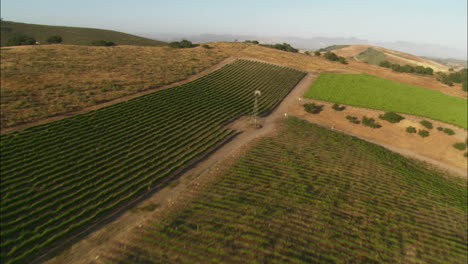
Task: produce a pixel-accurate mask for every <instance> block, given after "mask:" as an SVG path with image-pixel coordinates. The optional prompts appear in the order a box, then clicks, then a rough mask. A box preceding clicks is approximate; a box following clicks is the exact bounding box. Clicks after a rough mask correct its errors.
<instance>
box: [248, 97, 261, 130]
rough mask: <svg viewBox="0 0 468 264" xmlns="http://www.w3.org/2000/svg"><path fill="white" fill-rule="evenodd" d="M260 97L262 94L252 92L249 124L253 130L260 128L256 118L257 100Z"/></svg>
mask: <svg viewBox="0 0 468 264" xmlns="http://www.w3.org/2000/svg"><path fill="white" fill-rule="evenodd" d="M261 95H262V92H260V91H259V90H255V92H254V108H253V112H252V118H251V124H252V125H253V127H254V128H260V127H261V126H260V125H259V124H258V122H257V117H258V98H259V97H260V96H261Z"/></svg>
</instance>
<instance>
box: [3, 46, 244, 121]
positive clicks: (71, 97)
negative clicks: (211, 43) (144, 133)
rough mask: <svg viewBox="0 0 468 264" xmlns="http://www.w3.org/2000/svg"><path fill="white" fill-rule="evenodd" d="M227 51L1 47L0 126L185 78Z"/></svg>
mask: <svg viewBox="0 0 468 264" xmlns="http://www.w3.org/2000/svg"><path fill="white" fill-rule="evenodd" d="M242 47H243V46H242V45H239V47H238V48H239V49H241V48H242ZM227 50H233V51H234V50H236V48H235V47H234V48H232V49H227ZM228 56H230V54H229V53H227V52H226V51H225V49H223V48H214V49H204V48H202V47H196V48H193V49H172V48H169V47H137V46H117V47H87V46H72V45H47V46H23V47H13V48H2V50H1V98H2V101H1V106H2V113H1V126H2V128H5V127H10V126H14V125H18V124H21V123H27V122H32V121H35V120H39V119H43V118H46V117H49V116H54V115H58V114H63V113H67V112H71V111H76V110H79V109H82V108H84V107H87V106H91V105H96V104H99V103H101V102H105V101H109V100H112V99H115V98H118V97H122V96H125V95H129V94H134V93H137V92H140V91H144V90H148V89H150V88H154V87H159V86H162V85H165V84H168V83H172V82H175V81H178V80H182V79H185V78H187V77H188V76H190V75H193V74H195V73H197V72H200V71H202V70H203V69H205V68H208V67H210V66H212V65H214V64H216V63H218V62H219V61H221V60H222V59H224V58H226V57H228Z"/></svg>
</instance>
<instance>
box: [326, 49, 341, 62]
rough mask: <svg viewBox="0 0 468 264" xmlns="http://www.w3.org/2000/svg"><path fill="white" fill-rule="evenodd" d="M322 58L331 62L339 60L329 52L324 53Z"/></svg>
mask: <svg viewBox="0 0 468 264" xmlns="http://www.w3.org/2000/svg"><path fill="white" fill-rule="evenodd" d="M324 57H325V58H326V59H327V60H331V61H338V60H339V57H338V56H337V55H336V54H335V53H333V52H331V51H328V52H326V53H325V55H324Z"/></svg>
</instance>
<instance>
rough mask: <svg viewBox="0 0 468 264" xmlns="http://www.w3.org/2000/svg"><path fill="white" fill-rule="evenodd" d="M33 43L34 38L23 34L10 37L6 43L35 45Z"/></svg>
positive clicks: (34, 42)
mask: <svg viewBox="0 0 468 264" xmlns="http://www.w3.org/2000/svg"><path fill="white" fill-rule="evenodd" d="M35 44H36V40H35V39H34V38H31V37H28V36H25V35H20V36H15V37H12V38H10V39H9V40H8V41H7V43H6V45H7V46H20V45H35Z"/></svg>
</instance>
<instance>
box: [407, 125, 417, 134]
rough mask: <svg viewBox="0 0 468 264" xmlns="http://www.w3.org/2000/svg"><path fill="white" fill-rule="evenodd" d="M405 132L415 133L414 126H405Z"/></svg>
mask: <svg viewBox="0 0 468 264" xmlns="http://www.w3.org/2000/svg"><path fill="white" fill-rule="evenodd" d="M406 132H408V133H411V134H412V133H416V128H415V127H412V126H409V127H407V128H406Z"/></svg>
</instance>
